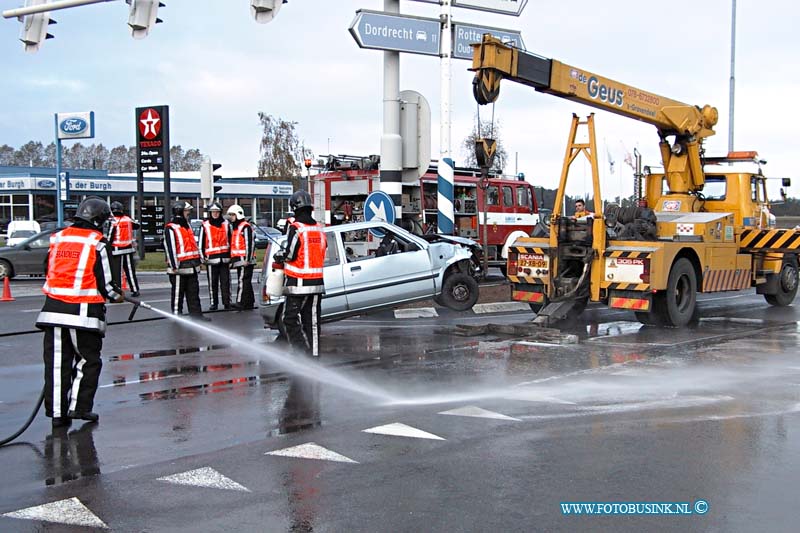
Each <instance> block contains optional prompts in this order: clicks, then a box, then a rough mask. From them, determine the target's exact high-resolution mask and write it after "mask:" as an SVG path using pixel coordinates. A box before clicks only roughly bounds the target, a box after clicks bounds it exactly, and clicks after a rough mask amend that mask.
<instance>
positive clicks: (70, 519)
mask: <svg viewBox="0 0 800 533" xmlns="http://www.w3.org/2000/svg"><path fill="white" fill-rule="evenodd" d="M3 516H7V517H9V518H19V519H21V520H43V521H45V522H54V523H56V524H68V525H71V526H83V527H99V528H103V529H108V526H107V525H106V524H105V522H103V521H102V520H100V519H99V518H97V516H96V515H95V514H94V513H92V512H91V511H90V510H89V509H88V508H87V507H86V506H85V505H83V503H81V501H80V500H79V499H78V498H68V499H66V500H60V501H57V502H52V503H45V504H44V505H37V506H35V507H28V508H26V509H20V510H19V511H13V512H11V513H6V514H4V515H3Z"/></svg>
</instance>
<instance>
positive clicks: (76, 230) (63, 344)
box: [36, 196, 122, 428]
mask: <svg viewBox="0 0 800 533" xmlns="http://www.w3.org/2000/svg"><path fill="white" fill-rule="evenodd" d="M110 216H111V209H110V208H109V207H108V204H107V203H106V202H105V200H102V199H100V198H98V197H96V196H90V197H88V198H86V199H85V200H84V201H83V202H81V204H80V205H79V206H78V210H77V212H76V214H75V219H74V223H73V224H72V226H70V227H68V228H65V229H63V230H61V231H59V232H57V233H54V234H53V235H52V236H51V237H50V251H49V252H48V257H47V279H46V280H45V283H44V287H42V292H44V294H45V296H46V298H45V302H44V306H43V307H42V311H41V313H39V317H38V318H37V319H36V327H38V328H39V329H42V330H44V354H43V355H44V367H45V369H44V382H45V396H44V408H45V413H46V414H47V416H48V417H51V418H52V419H53V421H52V424H53V427H54V428H57V427H66V426H68V425H69V424H70V422H71V420H72V419H73V418H75V419H81V420H89V421H91V422H97V421H98V419H99V418H100V417H99V416H98V415H97V414H96V413H94V412H93V411H92V408H93V407H94V395H95V393H96V392H97V382H98V380H99V379H100V369H101V368H102V366H103V363H102V361H101V360H100V351H101V349H102V348H103V337H104V336H105V331H106V306H105V302H106V300H109V301H112V302H121V301H122V289H120V288H119V287H118V286H117V285H116V284H115V283H114V281H113V279H112V277H111V261H110V259H109V253H108V241H107V240H106V239H105V237H103V231H102V227H103V224H104V223H105V222H106V221H107V220H108V218H109V217H110Z"/></svg>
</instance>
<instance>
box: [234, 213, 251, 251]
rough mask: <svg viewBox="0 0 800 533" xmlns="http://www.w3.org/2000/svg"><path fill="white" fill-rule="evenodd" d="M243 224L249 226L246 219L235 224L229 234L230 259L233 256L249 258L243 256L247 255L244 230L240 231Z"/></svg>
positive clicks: (243, 226)
mask: <svg viewBox="0 0 800 533" xmlns="http://www.w3.org/2000/svg"><path fill="white" fill-rule="evenodd" d="M245 226H250V223H249V222H247V221H246V220H245V221H242V222H241V223H240V224H239V225H238V226H236V229H234V230H233V234H232V235H231V259H233V258H235V257H242V258H244V259H249V258H248V257H245V256H246V255H247V243H246V242H245V240H244V232H243V231H242V230H244V228H245ZM251 231H252V226H251ZM251 249H252V245H251Z"/></svg>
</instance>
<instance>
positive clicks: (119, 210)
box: [111, 202, 125, 215]
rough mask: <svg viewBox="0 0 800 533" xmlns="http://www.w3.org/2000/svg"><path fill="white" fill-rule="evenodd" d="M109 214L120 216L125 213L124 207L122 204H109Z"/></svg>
mask: <svg viewBox="0 0 800 533" xmlns="http://www.w3.org/2000/svg"><path fill="white" fill-rule="evenodd" d="M111 212H112V213H114V214H115V215H121V214H123V213H124V212H125V207H124V206H123V205H122V202H111Z"/></svg>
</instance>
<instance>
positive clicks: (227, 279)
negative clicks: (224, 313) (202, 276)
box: [206, 263, 231, 308]
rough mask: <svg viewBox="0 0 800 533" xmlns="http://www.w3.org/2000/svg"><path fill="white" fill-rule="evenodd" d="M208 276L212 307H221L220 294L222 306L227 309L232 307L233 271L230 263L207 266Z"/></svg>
mask: <svg viewBox="0 0 800 533" xmlns="http://www.w3.org/2000/svg"><path fill="white" fill-rule="evenodd" d="M206 276H208V296H209V298H210V299H211V305H212V306H214V307H219V303H220V302H219V293H220V291H221V292H222V305H223V306H224V307H225V308H227V307H229V306H230V305H231V269H230V266H228V263H215V264H209V265H206Z"/></svg>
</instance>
